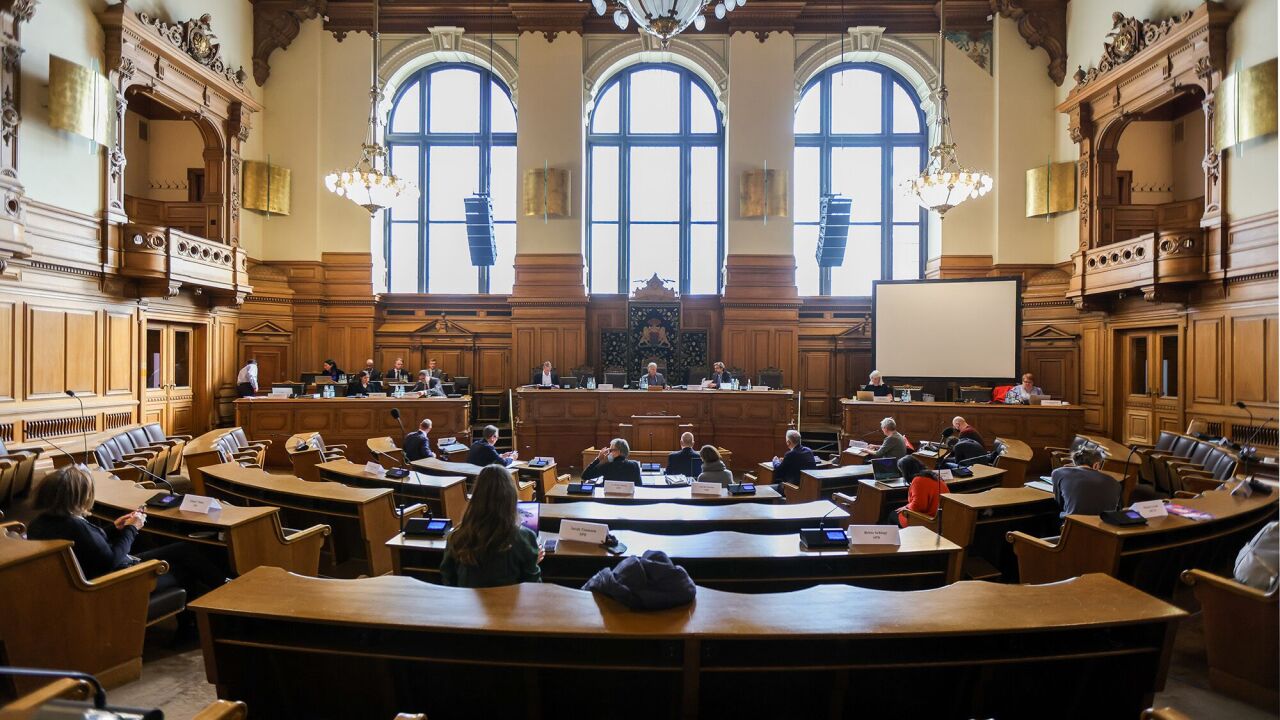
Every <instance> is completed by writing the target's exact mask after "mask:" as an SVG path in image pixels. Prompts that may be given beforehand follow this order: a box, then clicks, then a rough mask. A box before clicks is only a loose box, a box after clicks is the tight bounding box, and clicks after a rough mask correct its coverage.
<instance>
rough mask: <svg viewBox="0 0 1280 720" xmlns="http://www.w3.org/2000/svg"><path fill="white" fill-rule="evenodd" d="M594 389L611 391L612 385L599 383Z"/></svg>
mask: <svg viewBox="0 0 1280 720" xmlns="http://www.w3.org/2000/svg"><path fill="white" fill-rule="evenodd" d="M596 389H597V390H612V389H613V383H600V384H599V385H596Z"/></svg>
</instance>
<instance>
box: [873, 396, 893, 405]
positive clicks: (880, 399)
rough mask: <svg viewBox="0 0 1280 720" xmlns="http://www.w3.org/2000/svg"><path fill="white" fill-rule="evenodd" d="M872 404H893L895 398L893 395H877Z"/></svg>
mask: <svg viewBox="0 0 1280 720" xmlns="http://www.w3.org/2000/svg"><path fill="white" fill-rule="evenodd" d="M871 402H884V403H891V402H893V396H892V395H876V396H875V397H873V398H871Z"/></svg>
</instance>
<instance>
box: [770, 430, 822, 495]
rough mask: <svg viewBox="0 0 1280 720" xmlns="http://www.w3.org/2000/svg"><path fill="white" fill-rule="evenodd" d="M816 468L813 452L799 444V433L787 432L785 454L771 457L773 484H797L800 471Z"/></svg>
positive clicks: (816, 463)
mask: <svg viewBox="0 0 1280 720" xmlns="http://www.w3.org/2000/svg"><path fill="white" fill-rule="evenodd" d="M816 467H818V459H817V458H815V457H814V456H813V451H812V450H810V449H809V448H807V447H805V446H804V445H802V444H801V437H800V431H798V430H788V431H787V454H786V455H783V456H782V457H778V456H776V455H775V456H774V457H773V482H774V483H777V484H781V483H782V482H783V481H786V482H792V483H797V484H798V483H799V482H800V471H801V470H808V469H810V468H816Z"/></svg>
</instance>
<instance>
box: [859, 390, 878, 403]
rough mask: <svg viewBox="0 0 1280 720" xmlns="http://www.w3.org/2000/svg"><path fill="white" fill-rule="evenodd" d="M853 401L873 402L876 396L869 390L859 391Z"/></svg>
mask: <svg viewBox="0 0 1280 720" xmlns="http://www.w3.org/2000/svg"><path fill="white" fill-rule="evenodd" d="M854 399H856V400H857V401H858V402H875V399H876V394H875V393H873V392H871V391H870V390H859V391H858V394H857V395H855V396H854Z"/></svg>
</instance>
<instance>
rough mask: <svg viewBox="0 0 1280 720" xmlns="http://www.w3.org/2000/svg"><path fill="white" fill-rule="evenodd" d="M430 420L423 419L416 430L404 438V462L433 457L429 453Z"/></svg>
mask: <svg viewBox="0 0 1280 720" xmlns="http://www.w3.org/2000/svg"><path fill="white" fill-rule="evenodd" d="M430 435H431V418H423V419H422V422H420V423H418V429H417V430H416V431H414V432H411V433H409V434H408V435H405V436H404V461H405V462H413V461H414V460H422V459H424V458H429V457H435V455H433V454H432V453H431V437H430Z"/></svg>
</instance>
